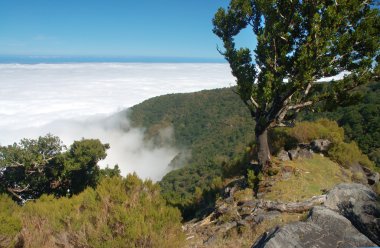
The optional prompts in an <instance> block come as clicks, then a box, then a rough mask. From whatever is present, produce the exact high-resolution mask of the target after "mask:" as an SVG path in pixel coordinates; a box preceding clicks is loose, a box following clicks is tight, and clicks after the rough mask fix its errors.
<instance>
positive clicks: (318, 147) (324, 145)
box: [310, 139, 331, 152]
mask: <svg viewBox="0 0 380 248" xmlns="http://www.w3.org/2000/svg"><path fill="white" fill-rule="evenodd" d="M330 145H331V141H330V140H327V139H316V140H313V141H312V142H311V143H310V148H311V149H312V150H313V151H315V152H327V151H328V149H329V148H330Z"/></svg>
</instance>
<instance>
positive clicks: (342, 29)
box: [213, 0, 380, 166]
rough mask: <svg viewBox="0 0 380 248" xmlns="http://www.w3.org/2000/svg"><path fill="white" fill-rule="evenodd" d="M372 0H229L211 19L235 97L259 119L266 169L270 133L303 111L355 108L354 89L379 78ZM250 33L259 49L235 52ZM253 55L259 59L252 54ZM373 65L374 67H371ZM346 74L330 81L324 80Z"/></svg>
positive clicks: (379, 38)
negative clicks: (340, 106) (247, 30)
mask: <svg viewBox="0 0 380 248" xmlns="http://www.w3.org/2000/svg"><path fill="white" fill-rule="evenodd" d="M372 5H373V2H372V1H358V0H334V1H332V0H313V1H300V0H295V1H294V0H293V1H289V0H269V1H267V0H265V1H264V0H232V1H231V2H230V4H229V6H228V7H227V8H226V9H223V8H220V9H219V10H218V11H217V13H216V14H215V17H214V19H213V24H214V29H213V31H214V33H215V34H216V35H217V36H218V37H219V38H220V39H221V40H222V41H223V44H224V51H220V52H221V53H222V54H223V55H224V56H225V58H226V60H227V61H228V62H229V64H230V66H231V69H232V74H233V75H234V76H235V77H236V79H237V86H238V88H237V93H238V94H239V95H240V98H241V99H242V100H243V102H244V103H245V104H246V106H247V107H248V109H249V111H250V113H251V116H252V117H253V118H254V119H255V121H256V128H255V133H256V136H257V141H258V145H259V152H258V155H259V156H258V159H259V162H260V164H261V165H264V166H265V165H266V164H267V162H268V161H270V154H269V148H268V143H267V130H268V129H269V128H272V127H276V126H282V125H286V124H289V123H288V121H289V120H292V119H294V117H295V114H296V113H297V112H298V111H300V110H301V109H305V108H312V107H313V106H315V105H316V104H317V103H324V106H325V107H331V106H336V105H338V104H344V103H349V102H351V100H352V98H353V95H351V94H350V91H351V90H352V89H354V88H355V87H357V86H359V85H361V84H364V83H366V82H368V81H369V80H370V79H371V78H373V77H378V72H379V63H378V62H379V60H380V54H379V47H380V35H379V33H380V32H379V31H380V15H379V10H378V9H376V8H374V7H373V6H372ZM245 28H251V29H252V31H253V35H254V36H256V38H257V46H256V49H255V50H254V51H250V50H249V49H248V48H236V45H235V41H234V39H235V36H237V35H238V34H239V33H240V31H241V30H243V29H245ZM252 52H254V55H255V56H254V59H253V56H252V55H253V54H252ZM374 67H375V68H374ZM341 73H345V74H346V75H345V76H344V77H343V78H342V79H339V78H338V79H336V80H335V81H332V82H331V83H322V82H321V80H323V79H324V78H326V77H331V76H337V75H341Z"/></svg>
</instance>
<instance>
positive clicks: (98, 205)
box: [0, 175, 184, 247]
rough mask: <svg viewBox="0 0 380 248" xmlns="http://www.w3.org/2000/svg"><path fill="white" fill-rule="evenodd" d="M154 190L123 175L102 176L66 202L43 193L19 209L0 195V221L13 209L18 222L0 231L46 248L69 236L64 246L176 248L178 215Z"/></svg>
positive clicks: (180, 237) (179, 237) (179, 239)
mask: <svg viewBox="0 0 380 248" xmlns="http://www.w3.org/2000/svg"><path fill="white" fill-rule="evenodd" d="M159 191H160V189H159V187H158V185H156V184H153V183H152V182H151V181H141V180H140V179H139V178H138V177H137V176H136V175H128V176H127V177H126V178H125V179H123V178H121V177H111V178H110V177H107V178H103V179H102V181H101V182H100V183H99V185H98V187H97V188H96V189H92V188H87V189H86V190H85V191H83V192H82V193H80V194H78V195H76V196H73V197H71V198H66V197H62V198H59V199H55V198H54V197H52V196H46V195H44V196H42V197H40V198H39V199H38V200H36V201H34V202H28V203H26V204H25V205H24V206H23V207H17V206H12V205H11V204H14V203H12V201H11V200H10V199H9V198H7V197H5V196H2V198H1V202H0V216H1V217H0V219H2V216H3V215H2V214H3V213H4V214H7V216H12V215H11V214H12V210H13V209H15V208H16V209H17V211H16V212H15V216H16V220H17V218H18V219H19V220H22V221H21V222H20V221H19V222H15V223H16V224H17V223H18V225H16V226H15V227H12V226H9V227H8V226H7V225H6V224H7V223H10V221H8V222H0V228H5V227H6V228H8V229H11V228H12V234H14V233H15V232H19V231H20V230H21V227H22V228H25V229H26V230H28V231H27V232H24V233H22V235H23V239H24V242H25V244H26V245H27V246H28V247H48V246H50V245H49V244H51V242H52V239H53V241H54V237H56V240H55V242H63V243H64V242H67V240H66V241H65V237H70V244H72V245H74V246H84V247H180V246H181V245H182V243H183V241H184V237H183V234H182V231H181V223H180V221H181V217H180V213H179V211H178V210H177V209H174V208H172V207H168V206H166V203H165V201H164V199H163V198H162V197H161V196H160V193H159ZM20 223H21V224H20ZM36 226H38V228H36ZM1 230H2V229H1ZM2 233H3V232H2ZM57 239H58V241H57ZM60 239H61V240H60Z"/></svg>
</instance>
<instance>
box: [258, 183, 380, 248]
mask: <svg viewBox="0 0 380 248" xmlns="http://www.w3.org/2000/svg"><path fill="white" fill-rule="evenodd" d="M379 238H380V202H379V197H378V196H377V195H376V194H375V193H374V192H373V191H372V190H371V189H369V188H367V187H366V186H364V185H361V184H339V185H337V186H336V187H335V188H334V189H332V190H331V191H330V192H329V193H328V194H327V196H326V201H325V203H324V205H323V206H317V207H314V208H313V209H312V210H311V211H310V214H309V217H308V219H307V221H306V222H297V223H293V224H288V225H285V226H284V227H281V228H279V227H277V228H274V229H272V230H270V231H269V232H266V233H265V234H263V235H262V236H261V237H260V238H259V239H258V241H257V242H256V243H255V244H254V245H253V247H255V248H262V247H266V248H279V247H360V246H362V247H363V246H367V247H368V246H376V244H377V245H380V242H379Z"/></svg>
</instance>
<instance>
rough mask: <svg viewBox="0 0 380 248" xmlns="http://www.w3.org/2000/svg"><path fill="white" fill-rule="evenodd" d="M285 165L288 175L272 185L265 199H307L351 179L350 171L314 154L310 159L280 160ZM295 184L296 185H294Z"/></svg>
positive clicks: (286, 200)
mask: <svg viewBox="0 0 380 248" xmlns="http://www.w3.org/2000/svg"><path fill="white" fill-rule="evenodd" d="M278 166H280V167H282V168H283V167H286V169H287V171H288V173H289V177H288V178H286V179H285V180H283V179H280V180H278V181H276V183H275V184H274V185H273V186H272V188H271V192H268V193H266V194H265V195H264V198H265V199H268V200H278V201H283V202H297V201H302V200H306V199H309V198H311V197H313V196H316V195H321V194H323V192H326V191H327V190H330V189H331V188H333V187H334V186H335V185H336V184H338V183H342V182H350V181H351V175H352V173H351V171H350V170H347V169H344V168H342V167H341V166H339V164H337V163H335V162H333V161H331V160H330V159H328V158H325V157H323V156H321V155H319V154H315V155H314V156H313V158H312V159H299V160H294V161H285V162H280V163H279V165H278ZM295 185H296V186H295Z"/></svg>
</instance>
